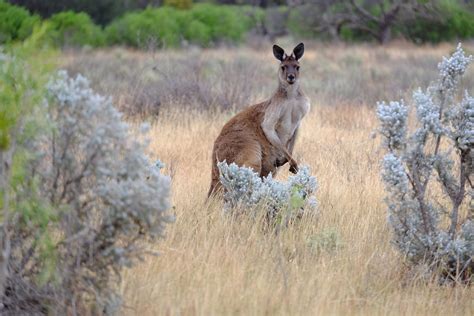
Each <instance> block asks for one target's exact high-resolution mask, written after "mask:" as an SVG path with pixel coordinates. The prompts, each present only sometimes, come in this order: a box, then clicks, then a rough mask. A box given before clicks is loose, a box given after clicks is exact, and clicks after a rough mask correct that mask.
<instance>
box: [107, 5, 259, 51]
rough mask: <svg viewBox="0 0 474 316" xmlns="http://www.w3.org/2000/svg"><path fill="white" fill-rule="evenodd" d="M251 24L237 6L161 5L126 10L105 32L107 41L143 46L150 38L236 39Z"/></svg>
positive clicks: (166, 43) (170, 42)
mask: <svg viewBox="0 0 474 316" xmlns="http://www.w3.org/2000/svg"><path fill="white" fill-rule="evenodd" d="M251 26H252V20H251V17H250V16H248V15H245V14H244V12H243V11H242V10H240V9H238V8H237V7H231V6H216V5H211V4H197V5H195V6H193V7H192V9H190V10H186V11H182V10H177V9H174V8H172V7H161V8H148V9H145V10H143V11H139V12H133V13H128V14H125V15H124V16H123V17H121V18H119V19H117V20H115V21H113V22H112V23H111V24H110V25H109V26H108V27H107V28H106V34H107V41H108V43H109V44H124V45H129V46H134V47H146V46H147V45H148V43H149V42H150V41H153V42H155V43H156V44H157V45H158V46H159V47H176V46H178V45H179V44H180V43H181V42H182V41H183V40H186V41H188V42H191V43H194V44H198V45H201V46H208V45H210V44H211V43H216V42H219V41H228V42H239V41H241V40H242V38H243V36H244V34H245V33H246V32H247V31H248V28H250V27H251Z"/></svg>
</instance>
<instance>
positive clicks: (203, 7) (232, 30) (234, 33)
mask: <svg viewBox="0 0 474 316" xmlns="http://www.w3.org/2000/svg"><path fill="white" fill-rule="evenodd" d="M190 13H191V18H192V19H193V20H198V21H200V22H202V23H203V24H205V25H207V26H208V27H209V28H210V31H211V38H212V40H213V41H222V40H224V41H229V42H239V41H241V40H242V38H243V36H244V34H245V33H246V31H248V29H246V25H245V24H246V23H245V22H244V23H242V21H243V20H244V21H245V17H244V15H243V14H242V11H239V9H238V8H236V7H231V6H216V5H212V4H204V3H203V4H198V5H195V6H194V7H193V8H192V10H191V11H190Z"/></svg>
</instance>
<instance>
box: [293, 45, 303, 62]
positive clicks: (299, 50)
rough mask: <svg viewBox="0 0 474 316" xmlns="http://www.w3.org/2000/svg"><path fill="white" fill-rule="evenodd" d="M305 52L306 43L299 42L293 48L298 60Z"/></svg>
mask: <svg viewBox="0 0 474 316" xmlns="http://www.w3.org/2000/svg"><path fill="white" fill-rule="evenodd" d="M303 53H304V44H303V43H299V44H298V45H296V47H295V48H294V49H293V55H295V58H296V60H298V59H300V58H301V57H303Z"/></svg>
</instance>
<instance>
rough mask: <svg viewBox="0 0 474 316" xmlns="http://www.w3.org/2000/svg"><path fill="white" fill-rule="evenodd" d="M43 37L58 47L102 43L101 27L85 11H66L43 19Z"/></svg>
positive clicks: (98, 44)
mask: <svg viewBox="0 0 474 316" xmlns="http://www.w3.org/2000/svg"><path fill="white" fill-rule="evenodd" d="M45 23H46V27H45V39H46V40H49V41H51V42H52V43H53V44H54V45H57V46H60V47H79V46H85V45H88V46H93V47H96V46H100V45H103V44H104V35H103V32H102V29H101V28H100V27H99V26H97V25H95V24H94V22H92V20H91V18H90V17H89V16H88V15H87V14H86V13H75V12H72V11H66V12H61V13H57V14H54V15H53V16H52V17H51V18H50V19H48V20H46V21H45Z"/></svg>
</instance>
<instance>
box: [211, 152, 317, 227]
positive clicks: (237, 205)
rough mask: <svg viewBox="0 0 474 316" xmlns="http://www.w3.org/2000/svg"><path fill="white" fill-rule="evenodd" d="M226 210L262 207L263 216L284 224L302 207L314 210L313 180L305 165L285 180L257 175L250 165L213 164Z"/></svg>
mask: <svg viewBox="0 0 474 316" xmlns="http://www.w3.org/2000/svg"><path fill="white" fill-rule="evenodd" d="M217 167H218V168H219V173H220V177H219V179H220V182H221V183H222V185H223V187H224V189H225V193H224V207H225V211H227V212H231V213H232V212H234V211H236V210H242V209H243V210H245V211H247V212H249V213H251V212H255V211H257V212H258V211H261V210H264V212H265V217H266V218H267V219H269V220H271V221H272V222H273V223H278V224H286V223H288V221H290V220H292V219H294V218H297V217H299V216H301V215H302V212H303V211H304V210H305V209H311V210H314V209H315V208H316V205H317V202H316V198H315V196H314V194H315V193H316V189H317V181H316V178H315V177H314V176H312V175H311V172H310V170H309V168H308V167H307V166H303V167H301V168H300V170H299V171H298V173H297V174H295V175H292V176H290V177H289V178H288V181H287V182H280V181H277V180H275V179H273V177H272V175H271V174H270V175H268V177H265V178H263V179H262V178H260V176H259V175H258V174H257V173H255V172H254V171H253V169H251V168H247V167H239V166H238V165H236V164H235V163H231V164H230V165H229V164H227V163H226V161H222V162H219V163H217Z"/></svg>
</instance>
